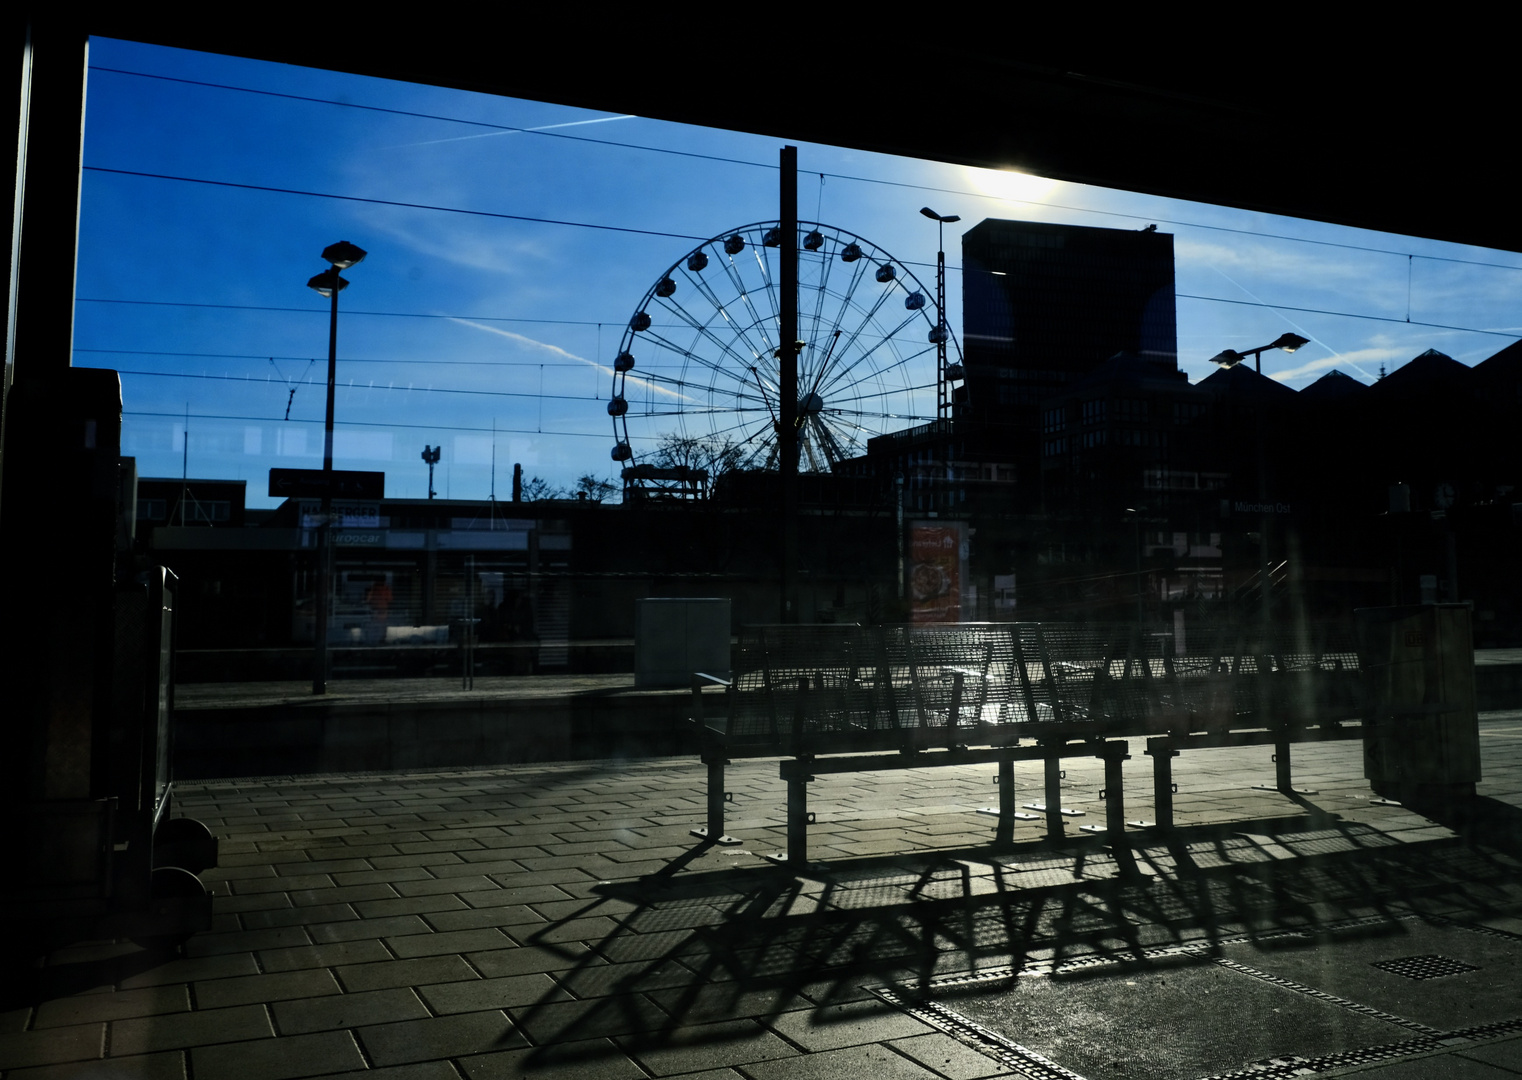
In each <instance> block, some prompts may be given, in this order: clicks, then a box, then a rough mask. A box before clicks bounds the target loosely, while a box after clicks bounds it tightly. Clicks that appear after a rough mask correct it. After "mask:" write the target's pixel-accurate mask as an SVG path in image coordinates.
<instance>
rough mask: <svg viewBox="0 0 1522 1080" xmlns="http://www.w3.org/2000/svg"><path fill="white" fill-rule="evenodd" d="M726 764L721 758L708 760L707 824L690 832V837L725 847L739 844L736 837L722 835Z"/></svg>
mask: <svg viewBox="0 0 1522 1080" xmlns="http://www.w3.org/2000/svg"><path fill="white" fill-rule="evenodd" d="M728 764H729V762H728V761H726V760H724V759H723V758H710V759H709V761H708V824H707V825H706V826H704V827H702V828H698V829H693V830H691V832H692V835H693V836H696V837H698V838H699V839H701V840H707V841H708V842H709V843H710V844H723V845H724V846H726V847H728V846H731V845H733V844H738V843H739V842H740V841H739V840H738V839H737V838H736V837H733V836H726V835H725V834H724V803H725V802H726V801H727V798H728V793H727V792H726V791H725V790H724V766H726V765H728Z"/></svg>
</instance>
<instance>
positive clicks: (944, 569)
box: [909, 521, 967, 623]
mask: <svg viewBox="0 0 1522 1080" xmlns="http://www.w3.org/2000/svg"><path fill="white" fill-rule="evenodd" d="M964 529H965V526H964V525H963V524H962V523H961V522H954V521H953V522H941V521H915V522H911V523H910V525H909V613H910V614H909V617H910V619H911V620H912V621H913V622H917V623H919V622H945V623H954V622H961V621H962V583H963V581H964V580H965V578H966V576H967V575H966V569H967V568H966V565H965V563H966V553H967V544H966V542H965V539H964V536H963V532H964Z"/></svg>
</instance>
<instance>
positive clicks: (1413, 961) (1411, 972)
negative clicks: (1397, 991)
mask: <svg viewBox="0 0 1522 1080" xmlns="http://www.w3.org/2000/svg"><path fill="white" fill-rule="evenodd" d="M1373 966H1374V967H1377V968H1379V970H1381V971H1388V972H1389V973H1390V974H1391V975H1399V976H1401V977H1402V978H1406V979H1414V980H1415V981H1417V982H1422V981H1425V980H1427V979H1441V978H1442V977H1443V976H1445V975H1458V974H1460V973H1461V972H1465V971H1479V970H1480V969H1479V968H1478V967H1476V966H1475V965H1474V964H1466V963H1464V961H1462V960H1455V959H1453V958H1452V957H1450V956H1438V955H1436V954H1431V953H1429V954H1428V955H1426V956H1402V957H1400V958H1398V959H1396V960H1381V961H1379V962H1378V963H1377V964H1374V965H1373Z"/></svg>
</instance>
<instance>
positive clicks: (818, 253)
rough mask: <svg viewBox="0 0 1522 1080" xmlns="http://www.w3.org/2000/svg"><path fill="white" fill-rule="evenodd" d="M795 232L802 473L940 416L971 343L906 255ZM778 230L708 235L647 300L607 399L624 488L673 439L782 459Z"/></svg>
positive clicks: (748, 457)
mask: <svg viewBox="0 0 1522 1080" xmlns="http://www.w3.org/2000/svg"><path fill="white" fill-rule="evenodd" d="M798 232H799V237H798V244H797V250H798V345H797V346H796V348H797V356H798V383H797V385H798V401H797V413H796V415H797V417H798V447H799V453H798V467H799V469H800V470H801V471H811V472H828V471H830V469H831V468H832V467H833V466H835V465H837V464H838V463H839V462H841V461H844V460H845V459H847V458H851V457H856V456H859V455H861V454H864V453H866V449H867V440H868V439H871V438H872V437H874V436H877V435H882V434H885V433H887V432H890V431H898V430H902V429H904V428H909V427H914V426H915V425H918V424H922V423H925V422H927V421H930V420H933V419H936V418H937V416H938V415H939V414H940V412H942V411H943V409H944V402H945V400H946V398H947V394H946V393H945V391H944V389H943V387H944V386H945V385H946V383H947V382H949V381H951V380H955V379H959V378H961V374H962V367H961V350H960V348H959V347H958V346H957V343H956V340H955V338H954V337H953V336H952V335H951V332H950V329H949V328H948V326H947V323H946V318H945V313H944V312H942V311H940V310H939V309H938V308H937V306H936V298H935V292H934V290H931V289H926V288H925V286H924V285H922V284H921V283H920V281H919V280H918V279H917V278H916V277H915V276H914V274H913V273H912V272H911V271H910V270H908V269H907V268H906V267H905V266H904V264H903V263H901V262H900V261H898V260H897V259H895V258H893V257H892V256H891V255H889V254H888V253H887V252H885V251H883V250H882V249H881V248H879V247H877V246H875V245H874V244H871V243H869V242H868V241H866V240H864V239H862V238H861V237H859V236H856V235H854V234H852V233H849V232H846V231H845V230H844V229H838V228H835V227H833V226H829V225H822V224H816V223H812V222H800V223H799V224H798ZM781 237H782V233H781V226H780V225H779V223H777V222H775V221H771V222H765V221H763V222H757V223H755V224H751V225H746V226H744V227H742V228H738V229H734V230H731V231H729V232H726V233H723V234H721V235H719V236H715V237H713V238H712V239H709V240H705V241H704V242H703V243H701V244H699V245H698V246H697V247H695V248H693V249H692V250H691V251H690V252H688V253H687V254H686V255H684V256H682V258H680V259H678V260H677V261H676V262H675V263H673V264H672V265H671V266H670V267H669V268H668V269H667V270H666V272H665V273H663V274H662V275H661V276H660V277H659V278H658V279H657V280H656V282H655V284H654V285H652V286H651V287H650V289H649V291H648V292H646V293H645V296H644V298H643V299H642V300H641V301H640V303H639V306H638V308H637V309H636V310H635V314H634V317H633V318H632V319H630V320H629V324H628V326H627V327H626V329H625V330H624V333H623V336H622V339H621V341H620V343H619V349H618V355H617V357H616V358H615V360H614V362H613V388H612V396H611V399H610V400H609V402H608V415H609V416H611V417H612V419H613V434H614V447H613V460H614V461H617V462H620V463H621V464H623V465H624V466H625V468H624V475H625V483H626V485H628V484H629V483H630V478H631V477H634V478H638V477H640V476H641V475H642V474H643V473H644V472H648V471H649V470H648V468H646V469H644V470H642V469H640V468H637V467H635V466H638V465H639V464H640V461H639V459H640V458H641V457H644V458H645V459H646V460H647V461H648V459H649V456H650V454H651V453H652V452H653V451H654V450H655V449H656V447H657V445H658V444H659V441H660V440H662V439H671V438H675V439H680V440H706V441H709V442H710V445H711V446H713V447H715V448H720V447H723V448H728V449H729V450H730V453H729V458H730V460H731V461H733V462H735V463H736V464H738V465H739V466H740V467H743V468H770V469H775V468H776V467H777V465H778V424H779V421H780V419H781V409H780V408H779V392H780V389H781V386H782V378H781V366H780V365H781V361H780V359H779V353H780V348H781V345H782V342H781V341H780V340H779V326H780V319H781V314H780V313H781V297H780V295H779V291H780V288H781V274H780V270H781V267H780V257H781ZM942 344H944V345H945V346H946V349H945V356H946V361H945V364H944V370H942V369H941V363H940V361H939V359H938V353H939V346H941V345H942ZM636 446H638V447H640V449H636Z"/></svg>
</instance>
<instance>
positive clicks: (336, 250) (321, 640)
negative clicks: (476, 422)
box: [307, 240, 365, 694]
mask: <svg viewBox="0 0 1522 1080" xmlns="http://www.w3.org/2000/svg"><path fill="white" fill-rule="evenodd" d="M322 257H323V258H324V259H326V260H327V262H328V268H327V269H326V270H324V271H323V272H322V273H320V274H317V275H315V276H313V277H312V279H311V280H310V281H308V282H307V288H309V289H315V290H316V291H317V292H319V293H321V294H322V295H323V296H326V297H328V298H329V299H330V300H331V301H332V307H331V309H330V314H329V316H328V409H327V415H326V418H325V419H324V421H323V442H322V479H323V485H322V514H321V519H320V520H319V522H318V524H317V625H316V627H315V631H316V638H317V641H316V645H315V649H314V652H313V655H312V693H314V694H325V693H327V692H328V593H329V591H331V589H332V566H331V565H330V564H331V562H332V549H333V545H332V536H331V532H332V517H333V392H334V387H335V385H336V384H337V382H338V294H339V293H341V292H343V291H344V289H346V288H348V287H349V283H348V282H347V281H345V280H344V279H343V277H342V276H340V275H339V271H340V270H347V269H348V268H349V267H351V266H354V265H356V264H357V263H360V262H363V261H364V258H365V251H364V249H363V248H361V247H358V246H357V245H355V244H351V243H349V241H347V240H340V241H339V242H338V243H336V244H329V245H328V246H327V247H325V248H323V249H322Z"/></svg>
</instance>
